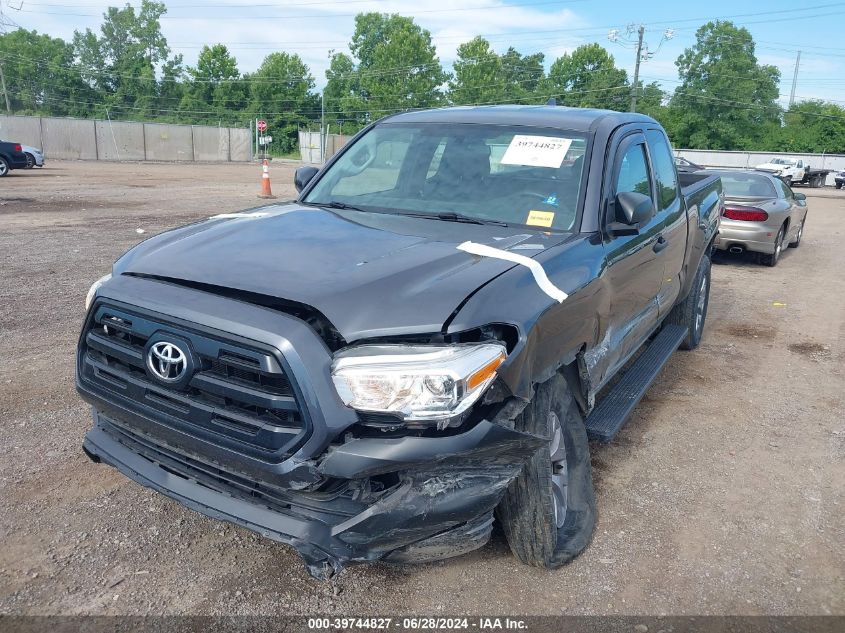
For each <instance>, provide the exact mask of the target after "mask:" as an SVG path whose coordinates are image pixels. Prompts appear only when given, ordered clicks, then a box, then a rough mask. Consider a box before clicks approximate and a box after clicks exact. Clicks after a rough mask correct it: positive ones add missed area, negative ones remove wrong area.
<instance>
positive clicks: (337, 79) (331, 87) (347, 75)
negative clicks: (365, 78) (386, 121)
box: [323, 51, 366, 132]
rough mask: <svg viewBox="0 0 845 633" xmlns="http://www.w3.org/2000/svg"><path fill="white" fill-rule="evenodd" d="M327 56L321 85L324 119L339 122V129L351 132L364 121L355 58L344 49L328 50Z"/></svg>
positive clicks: (362, 102) (362, 101)
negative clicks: (324, 76) (341, 51)
mask: <svg viewBox="0 0 845 633" xmlns="http://www.w3.org/2000/svg"><path fill="white" fill-rule="evenodd" d="M329 56H330V61H329V67H328V69H327V70H326V86H325V88H324V89H323V97H324V99H325V108H326V119H327V120H328V121H333V122H336V123H339V124H340V125H341V131H343V132H347V131H348V132H355V131H357V130H358V129H359V128H361V127H362V126H363V125H364V124H365V122H366V116H365V114H366V113H365V111H364V105H365V104H364V100H363V97H362V92H361V81H360V79H359V75H358V71H357V69H356V68H355V61H354V60H353V59H352V58H351V57H350V56H349V55H347V54H345V53H336V52H334V51H330V53H329ZM344 125H345V128H344V127H343V126H344Z"/></svg>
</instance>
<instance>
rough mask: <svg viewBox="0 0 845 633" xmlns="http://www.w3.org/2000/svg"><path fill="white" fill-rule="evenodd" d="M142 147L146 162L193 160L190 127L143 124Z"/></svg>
mask: <svg viewBox="0 0 845 633" xmlns="http://www.w3.org/2000/svg"><path fill="white" fill-rule="evenodd" d="M144 147H145V150H146V159H147V160H195V156H194V145H193V132H192V130H191V126H190V125H162V124H158V123H145V124H144ZM209 160H213V159H209Z"/></svg>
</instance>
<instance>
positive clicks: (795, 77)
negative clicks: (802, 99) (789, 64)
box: [789, 51, 801, 108]
mask: <svg viewBox="0 0 845 633" xmlns="http://www.w3.org/2000/svg"><path fill="white" fill-rule="evenodd" d="M800 64H801V51H798V57H796V58H795V72H794V73H793V75H792V92H790V93H789V107H790V108H791V107H792V104H793V102H794V101H795V84H797V83H798V66H799V65H800Z"/></svg>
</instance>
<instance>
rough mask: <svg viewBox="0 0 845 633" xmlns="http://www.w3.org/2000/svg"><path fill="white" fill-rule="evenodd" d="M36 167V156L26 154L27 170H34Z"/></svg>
mask: <svg viewBox="0 0 845 633" xmlns="http://www.w3.org/2000/svg"><path fill="white" fill-rule="evenodd" d="M33 167H35V156H33V155H32V154H30V153H29V152H27V153H26V168H27V169H32V168H33Z"/></svg>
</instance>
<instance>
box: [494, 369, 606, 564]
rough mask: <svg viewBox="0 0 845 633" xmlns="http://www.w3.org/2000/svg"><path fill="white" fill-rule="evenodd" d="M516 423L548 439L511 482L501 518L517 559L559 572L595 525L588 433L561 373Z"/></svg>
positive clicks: (587, 541) (587, 539)
mask: <svg viewBox="0 0 845 633" xmlns="http://www.w3.org/2000/svg"><path fill="white" fill-rule="evenodd" d="M515 422H516V428H517V429H518V430H520V431H525V432H526V433H532V434H534V435H540V436H543V437H548V438H550V439H549V445H548V446H543V447H542V448H540V449H539V450H538V451H537V452H536V453H535V454H534V456H533V457H532V458H531V459H530V461H529V462H528V463H527V464H526V465H525V467H524V468H523V471H522V473H521V474H520V475H519V477H517V478H516V479H515V480H514V481H513V482H511V485H510V486H509V487H508V489H507V491H506V492H505V495H504V497H503V498H502V501H501V503H500V504H499V508H498V516H499V520H500V521H501V523H502V527H503V529H504V532H505V536H506V537H507V539H508V544H509V545H510V548H511V551H512V552H513V553H514V555H515V556H516V557H517V558H518V559H519V560H521V561H522V562H523V563H526V564H528V565H532V566H534V567H545V568H547V569H555V568H557V567H560V566H561V565H564V564H566V563H568V562H569V561H571V560H572V559H573V558H575V557H576V556H578V554H580V553H581V552H583V551H584V549H585V548H586V547H587V545H589V544H590V540H591V539H592V537H593V530H594V528H595V525H596V498H595V492H594V491H593V475H592V469H591V466H590V446H589V442H588V440H587V430H586V428H585V427H584V421H583V419H582V417H581V412H580V410H579V409H578V405H577V403H576V402H575V398H573V396H572V393H571V391H570V390H569V386H568V385H567V383H566V380H565V379H564V377H563V376H562V375H561V374H555V376H553V377H552V378H551V379H549V380H548V381H546V382H544V383H543V384H541V385H539V386H538V387H537V390H536V391H535V393H534V398H533V400H532V401H531V402H530V403H529V405H528V406H527V407H526V408H525V410H524V411H523V412H522V413H521V414H520V416H519V417H518V418H517V419H516V421H515ZM553 468H554V469H555V470H554V471H553ZM556 499H557V501H556Z"/></svg>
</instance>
